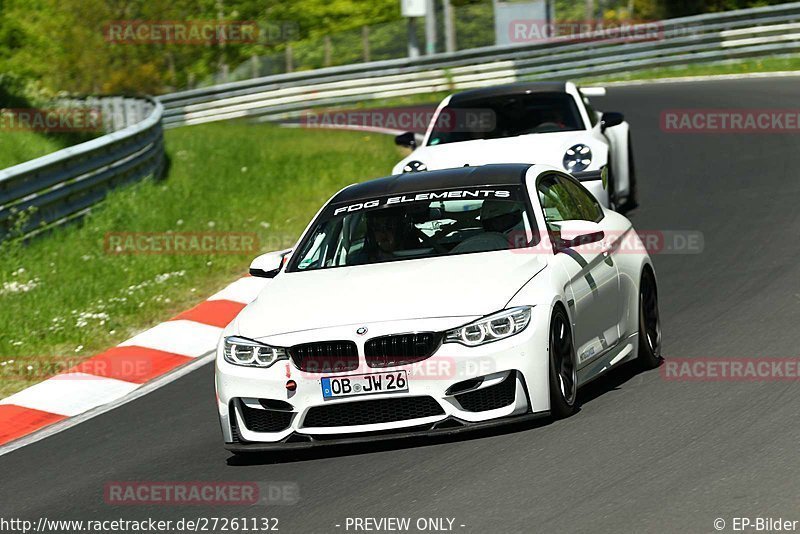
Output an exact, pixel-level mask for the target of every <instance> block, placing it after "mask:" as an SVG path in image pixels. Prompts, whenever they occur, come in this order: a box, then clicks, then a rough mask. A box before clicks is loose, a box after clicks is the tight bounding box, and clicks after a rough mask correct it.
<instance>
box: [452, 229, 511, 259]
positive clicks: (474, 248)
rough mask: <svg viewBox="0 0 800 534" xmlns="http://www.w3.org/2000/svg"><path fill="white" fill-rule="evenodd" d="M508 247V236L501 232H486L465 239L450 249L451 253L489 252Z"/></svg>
mask: <svg viewBox="0 0 800 534" xmlns="http://www.w3.org/2000/svg"><path fill="white" fill-rule="evenodd" d="M508 248H509V243H508V237H506V236H504V235H503V234H501V233H499V232H484V233H482V234H478V235H474V236H472V237H470V238H468V239H465V240H464V241H462V242H461V243H459V244H458V245H456V246H455V247H454V248H453V250H451V251H450V254H462V253H465V252H489V251H491V250H507V249H508Z"/></svg>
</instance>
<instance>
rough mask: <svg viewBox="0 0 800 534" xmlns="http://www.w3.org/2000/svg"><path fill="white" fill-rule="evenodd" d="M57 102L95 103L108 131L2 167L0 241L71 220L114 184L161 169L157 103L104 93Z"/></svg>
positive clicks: (28, 234)
mask: <svg viewBox="0 0 800 534" xmlns="http://www.w3.org/2000/svg"><path fill="white" fill-rule="evenodd" d="M60 105H63V106H78V105H82V106H84V107H91V108H99V109H100V111H101V117H102V120H103V126H104V129H105V130H106V131H110V132H111V133H108V134H106V135H103V136H102V137H98V138H96V139H92V140H91V141H87V142H85V143H80V144H78V145H75V146H71V147H68V148H65V149H62V150H59V151H57V152H53V153H51V154H48V155H46V156H43V157H41V158H37V159H34V160H31V161H27V162H25V163H21V164H19V165H15V166H13V167H8V168H6V169H3V170H0V240H2V239H3V238H5V237H8V236H9V234H12V233H13V234H15V235H16V234H19V235H23V236H30V235H34V234H36V233H39V232H41V231H43V230H46V229H48V228H51V227H53V226H56V225H59V224H62V223H65V222H67V221H71V220H74V219H76V218H78V217H80V216H82V215H84V214H85V213H86V212H87V211H88V210H89V209H90V208H91V206H92V205H93V204H95V203H97V202H99V201H100V200H102V199H103V198H105V196H106V195H107V194H108V192H109V191H110V190H111V189H113V188H114V187H117V186H119V185H122V184H127V183H131V182H134V181H136V180H140V179H142V178H145V177H147V176H156V177H158V176H160V175H161V173H162V171H163V168H164V162H165V158H164V141H163V132H162V126H161V118H162V114H163V111H164V108H163V106H162V105H161V103H159V102H157V101H155V100H153V99H151V98H126V97H106V98H87V99H84V100H80V101H78V100H69V101H62V102H61V103H60Z"/></svg>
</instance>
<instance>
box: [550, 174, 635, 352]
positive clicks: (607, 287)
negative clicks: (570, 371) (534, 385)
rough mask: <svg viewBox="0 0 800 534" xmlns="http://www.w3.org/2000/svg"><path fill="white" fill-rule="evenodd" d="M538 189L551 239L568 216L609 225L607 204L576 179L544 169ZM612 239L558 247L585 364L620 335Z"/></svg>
mask: <svg viewBox="0 0 800 534" xmlns="http://www.w3.org/2000/svg"><path fill="white" fill-rule="evenodd" d="M537 193H538V195H539V201H540V203H541V206H542V210H543V211H544V219H545V223H546V224H547V228H548V233H549V234H550V240H551V242H553V243H557V242H559V241H560V238H561V236H560V235H559V224H558V223H560V222H562V221H588V222H590V223H598V224H599V226H600V228H604V225H603V218H604V214H603V210H602V208H601V207H600V205H599V204H598V202H597V200H596V199H595V198H594V197H593V196H592V194H591V193H589V192H588V191H587V190H586V189H585V188H584V187H583V186H581V185H580V183H579V182H577V180H575V179H574V178H572V177H567V176H565V175H563V174H561V173H556V172H552V173H546V174H543V175H542V176H541V177H540V178H539V180H538V182H537ZM587 226H588V225H587ZM611 237H613V236H611ZM611 242H612V240H609V239H603V240H601V241H597V242H594V243H584V244H577V245H574V246H569V247H563V248H562V247H558V248H557V250H556V249H554V250H555V255H554V257H553V260H554V263H555V264H556V265H555V268H557V269H563V270H564V271H565V273H566V275H567V276H566V279H567V284H566V287H565V288H564V292H565V294H566V295H567V296H568V297H570V300H569V301H568V305H569V307H570V312H571V314H572V317H573V321H574V324H573V328H572V330H573V336H574V341H575V349H576V355H577V358H578V365H579V366H582V365H584V364H586V363H587V362H589V361H590V360H592V359H594V358H595V357H597V356H598V355H600V354H602V353H604V352H605V351H606V350H607V349H609V348H611V347H613V346H615V345H616V344H617V342H618V341H619V339H620V332H619V317H620V307H621V303H620V299H621V295H620V282H619V270H618V269H617V265H616V261H615V256H614V253H613V250H612V249H611Z"/></svg>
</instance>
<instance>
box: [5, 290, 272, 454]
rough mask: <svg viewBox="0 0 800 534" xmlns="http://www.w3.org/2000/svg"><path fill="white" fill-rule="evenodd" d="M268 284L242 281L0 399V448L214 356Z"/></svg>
mask: <svg viewBox="0 0 800 534" xmlns="http://www.w3.org/2000/svg"><path fill="white" fill-rule="evenodd" d="M266 282H268V280H265V279H263V278H253V277H244V278H240V279H239V280H237V281H235V282H234V283H232V284H230V285H229V286H227V287H226V288H225V289H223V290H222V291H220V292H219V293H216V294H215V295H213V296H211V297H210V298H209V299H208V300H206V301H204V302H202V303H200V304H198V305H197V306H195V307H194V308H192V309H191V310H188V311H185V312H183V313H181V314H179V315H177V316H176V317H173V318H172V319H170V320H169V321H167V322H165V323H161V324H159V325H157V326H154V327H153V328H151V329H149V330H146V331H144V332H142V333H141V334H138V335H136V336H134V337H132V338H131V339H129V340H127V341H125V342H123V343H120V344H119V345H118V346H116V347H114V348H112V349H109V350H107V351H106V352H103V353H101V354H98V355H97V356H93V357H91V358H89V359H88V360H86V361H84V362H82V363H81V364H80V365H78V366H76V367H74V368H72V369H69V370H67V371H66V372H64V373H60V374H58V375H56V376H53V377H51V378H48V379H47V380H45V381H44V382H40V383H38V384H36V385H33V386H31V387H29V388H27V389H24V390H22V391H20V392H19V393H15V394H13V395H11V396H10V397H6V398H5V399H2V400H0V447H2V446H3V445H5V444H7V443H9V442H11V441H13V440H18V439H20V438H23V437H24V436H27V435H29V434H31V433H33V432H36V431H38V430H40V429H42V428H44V427H47V426H49V425H52V424H53V423H58V422H61V421H64V420H66V419H69V418H74V417H76V416H79V415H80V414H84V413H86V412H89V411H90V410H93V409H96V408H98V407H101V406H104V405H107V404H110V403H114V402H115V401H119V400H120V399H123V398H125V397H128V396H131V394H132V393H133V392H134V391H136V390H137V389H139V388H141V387H142V386H144V385H145V384H152V383H153V382H154V381H156V379H157V378H159V377H162V376H163V375H165V374H167V373H170V372H173V371H175V370H176V369H177V368H179V367H182V366H188V365H189V364H190V363H191V362H194V361H196V360H198V359H199V357H201V356H204V355H206V354H209V353H211V352H213V351H214V350H215V349H216V347H217V342H218V341H219V337H220V335H221V334H222V330H223V328H225V326H227V324H228V323H230V322H231V321H232V320H233V318H234V317H236V315H237V314H238V313H239V312H240V311H241V310H242V309H243V308H244V307H245V306H246V305H247V304H249V303H250V302H252V301H253V300H254V299H255V298H256V296H258V294H259V292H260V291H261V289H263V287H264V285H265V284H266Z"/></svg>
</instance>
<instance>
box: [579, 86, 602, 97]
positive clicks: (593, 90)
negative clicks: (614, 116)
mask: <svg viewBox="0 0 800 534" xmlns="http://www.w3.org/2000/svg"><path fill="white" fill-rule="evenodd" d="M578 90H579V91H580V92H581V94H582V95H583V96H606V88H605V87H581V88H579V89H578Z"/></svg>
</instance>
